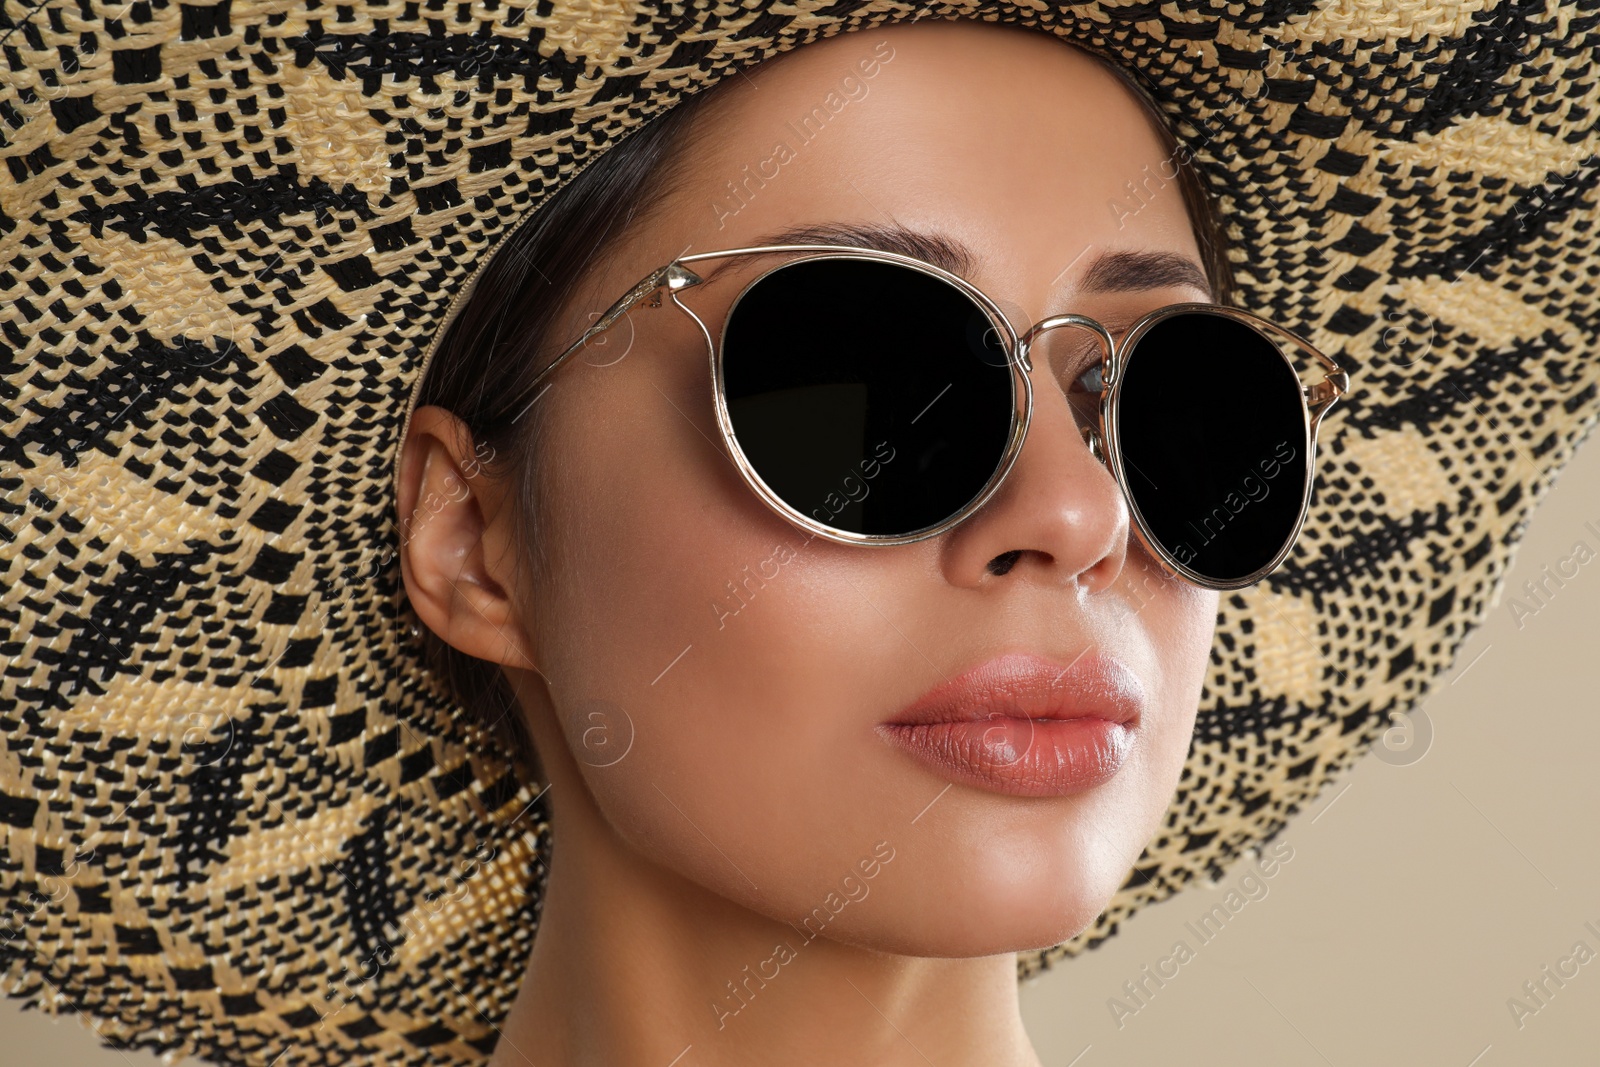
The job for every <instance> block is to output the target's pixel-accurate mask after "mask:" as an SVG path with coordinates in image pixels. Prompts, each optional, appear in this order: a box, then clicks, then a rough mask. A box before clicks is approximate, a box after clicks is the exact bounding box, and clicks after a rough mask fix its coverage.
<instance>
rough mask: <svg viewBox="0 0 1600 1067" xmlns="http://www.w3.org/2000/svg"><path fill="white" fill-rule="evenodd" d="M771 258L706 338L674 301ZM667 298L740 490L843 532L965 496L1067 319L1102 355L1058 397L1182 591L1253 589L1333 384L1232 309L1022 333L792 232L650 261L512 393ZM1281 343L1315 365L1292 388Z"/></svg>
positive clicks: (1193, 306)
mask: <svg viewBox="0 0 1600 1067" xmlns="http://www.w3.org/2000/svg"><path fill="white" fill-rule="evenodd" d="M769 253H800V255H799V256H798V258H791V259H788V260H786V261H784V262H781V263H778V264H777V265H775V266H772V267H771V268H769V269H767V270H765V271H764V272H763V273H761V274H760V275H758V276H757V277H756V278H754V279H753V280H752V281H750V282H749V283H748V284H746V285H745V287H744V288H743V290H742V291H741V292H740V293H739V295H738V296H737V297H736V298H735V299H734V301H733V304H732V306H731V307H730V308H729V310H728V312H727V315H726V317H725V320H724V322H723V326H722V333H721V339H720V341H713V339H712V335H711V330H709V329H708V328H707V327H706V324H705V323H704V322H703V321H702V320H701V318H700V316H699V315H697V314H695V312H694V311H693V309H691V308H689V307H687V306H685V305H684V304H683V303H682V301H681V300H679V293H680V292H681V291H682V290H684V289H687V288H690V287H692V286H695V285H699V284H701V283H702V282H703V281H704V280H705V279H704V278H702V277H701V276H700V275H699V274H697V273H695V272H694V271H693V270H691V269H690V268H689V266H688V264H691V263H701V262H704V261H707V260H713V259H726V258H728V257H733V256H748V255H758V254H769ZM663 293H666V294H667V295H668V296H669V297H670V298H671V300H672V302H673V303H674V304H676V305H677V306H678V307H679V308H680V309H682V310H683V311H684V312H685V313H686V314H688V315H689V316H690V317H691V318H693V319H694V321H695V322H696V323H697V324H698V325H699V327H700V330H701V332H702V333H703V334H704V335H705V339H706V344H707V346H708V349H709V351H710V358H711V378H712V386H713V392H714V403H715V407H716V417H717V424H718V426H719V428H720V430H721V433H722V437H723V440H724V441H725V443H726V445H727V447H728V451H729V453H730V455H731V456H732V458H733V461H734V463H735V465H736V466H737V467H738V470H739V473H740V474H741V475H742V476H743V478H744V480H745V481H746V482H747V483H748V484H749V486H750V488H751V490H753V491H754V492H755V494H756V495H757V496H758V497H759V498H760V499H761V500H762V501H763V502H764V503H765V504H767V506H768V507H770V508H771V509H772V510H773V511H775V512H777V513H778V514H779V515H781V516H783V517H784V518H785V519H787V520H788V521H789V522H791V523H793V524H794V525H795V526H797V527H799V528H800V529H802V530H805V531H807V532H809V533H811V534H814V535H816V536H819V537H824V538H827V539H828V540H831V541H836V542H840V543H843V544H853V545H903V544H909V543H911V542H914V541H920V540H922V539H924V538H928V537H934V536H936V535H938V534H941V533H943V532H945V531H946V530H949V529H951V528H953V527H955V526H956V525H957V524H959V523H960V522H962V521H963V520H964V519H966V518H967V517H968V516H970V515H972V514H973V513H974V512H975V511H977V510H978V509H979V508H980V507H982V506H983V504H984V503H985V501H987V500H988V499H989V498H990V497H992V496H993V495H994V494H995V493H996V492H997V491H998V490H999V488H1000V486H1001V485H1002V484H1003V483H1004V481H1005V478H1006V475H1007V474H1008V473H1009V472H1010V471H1011V469H1012V466H1013V465H1014V464H1015V463H1016V460H1017V456H1018V454H1019V452H1020V451H1021V448H1022V443H1023V440H1024V439H1025V438H1026V436H1027V432H1028V424H1029V421H1030V419H1031V416H1032V412H1033V403H1034V397H1033V386H1032V379H1031V378H1030V377H1029V373H1030V372H1031V371H1032V369H1033V361H1032V359H1031V358H1030V350H1031V346H1032V345H1033V343H1034V342H1035V341H1036V340H1037V339H1038V338H1039V337H1040V336H1042V335H1043V334H1044V333H1046V332H1047V331H1049V330H1054V329H1058V328H1070V329H1074V330H1079V331H1084V332H1086V333H1087V334H1088V335H1089V336H1090V338H1092V340H1093V342H1094V343H1096V344H1097V345H1098V346H1099V349H1100V353H1101V358H1100V359H1099V360H1098V361H1097V362H1096V363H1095V364H1094V366H1093V367H1092V369H1090V370H1088V371H1087V372H1085V373H1083V374H1081V375H1079V377H1078V378H1077V379H1076V380H1075V381H1074V382H1073V383H1072V384H1071V387H1070V388H1069V389H1068V390H1067V391H1066V396H1067V400H1068V402H1069V403H1070V404H1071V405H1072V407H1073V412H1074V416H1075V419H1076V421H1077V424H1078V428H1079V432H1080V434H1081V435H1082V437H1083V438H1084V440H1085V442H1086V444H1087V446H1088V448H1089V450H1090V452H1091V453H1092V455H1093V456H1094V457H1095V459H1096V460H1097V461H1099V462H1101V463H1103V464H1106V465H1107V466H1108V467H1109V468H1110V471H1111V473H1112V475H1113V477H1114V478H1115V479H1116V482H1117V484H1118V486H1119V487H1120V488H1121V490H1122V492H1123V494H1124V496H1125V498H1126V500H1127V503H1128V509H1129V513H1130V517H1131V519H1132V525H1133V528H1134V530H1135V532H1136V534H1137V536H1138V537H1139V539H1140V541H1141V542H1142V543H1143V544H1144V545H1145V547H1146V548H1147V549H1148V550H1149V551H1150V553H1151V554H1152V555H1153V556H1154V557H1155V558H1156V559H1157V560H1159V561H1160V562H1161V563H1162V564H1163V565H1164V566H1165V567H1166V568H1167V569H1168V571H1170V572H1171V573H1172V574H1174V575H1176V576H1179V577H1182V578H1184V579H1187V580H1189V581H1191V582H1193V583H1195V584H1198V585H1200V586H1204V587H1206V588H1211V589H1236V588H1239V587H1241V586H1246V585H1250V584H1252V583H1254V582H1256V581H1259V580H1260V579H1261V578H1263V577H1265V576H1266V575H1267V574H1270V573H1271V572H1272V571H1273V570H1274V569H1276V568H1277V566H1278V565H1279V564H1280V563H1281V562H1282V561H1283V560H1284V558H1285V557H1287V556H1288V554H1289V551H1290V549H1292V548H1293V547H1294V543H1295V540H1296V538H1297V537H1298V536H1299V534H1300V529H1301V527H1302V525H1303V524H1304V522H1305V518H1306V514H1307V512H1308V511H1309V509H1310V504H1311V489H1312V483H1313V478H1314V470H1315V451H1316V440H1317V430H1318V427H1319V425H1320V423H1321V420H1322V417H1323V416H1324V415H1326V414H1327V412H1328V410H1329V408H1331V407H1332V406H1333V405H1334V403H1335V402H1336V401H1337V400H1338V399H1339V397H1341V396H1342V395H1344V393H1345V392H1346V391H1347V390H1348V389H1349V376H1348V374H1347V373H1346V372H1345V371H1343V370H1342V369H1340V367H1339V365H1338V364H1337V363H1335V362H1334V361H1333V360H1332V359H1330V358H1329V357H1328V356H1326V355H1323V354H1322V353H1321V352H1319V351H1318V350H1317V349H1316V348H1314V347H1313V346H1312V345H1311V344H1310V343H1308V342H1307V341H1305V340H1304V339H1302V338H1300V337H1298V336H1296V335H1295V334H1293V333H1290V332H1289V331H1288V330H1286V329H1284V328H1282V327H1280V326H1277V325H1275V324H1273V323H1271V322H1268V321H1267V320H1265V319H1262V318H1260V317H1258V316H1255V315H1252V314H1250V313H1248V312H1244V311H1240V310H1237V309H1235V308H1230V307H1225V306H1222V305H1218V304H1204V303H1183V304H1172V305H1168V306H1166V307H1162V308H1159V309H1157V310H1155V311H1152V312H1151V313H1149V314H1147V315H1145V316H1144V317H1143V318H1141V319H1139V320H1138V321H1137V322H1135V323H1134V324H1133V325H1132V326H1131V327H1130V328H1129V329H1128V330H1127V331H1126V333H1125V334H1124V336H1123V337H1122V338H1121V339H1120V340H1118V339H1115V338H1113V337H1112V335H1111V333H1110V332H1109V331H1108V330H1107V329H1106V327H1104V326H1103V325H1101V324H1100V323H1098V322H1096V321H1095V320H1094V319H1091V318H1088V317H1085V316H1082V315H1053V316H1051V317H1049V318H1046V319H1043V320H1041V321H1040V322H1038V323H1037V324H1035V325H1034V326H1032V327H1031V328H1029V329H1028V330H1027V331H1026V332H1025V333H1022V334H1020V335H1019V334H1018V333H1017V331H1016V329H1015V328H1014V327H1013V326H1012V324H1011V322H1010V320H1009V319H1007V318H1006V315H1005V313H1004V312H1003V311H1002V310H1001V309H1000V307H999V306H998V305H997V304H996V303H995V301H994V300H992V299H990V298H989V297H988V296H987V295H985V294H984V293H983V292H982V291H981V290H979V289H978V288H977V287H976V286H974V285H972V284H971V283H970V282H968V281H966V280H965V279H964V278H961V277H960V276H959V275H956V274H953V273H951V272H949V271H946V270H944V269H942V268H940V267H938V266H935V265H934V264H931V263H927V262H924V261H922V260H920V259H916V258H913V257H910V256H905V255H900V254H898V253H894V252H886V251H879V250H876V249H869V248H859V247H856V246H853V245H816V244H796V245H765V246H757V247H752V248H736V249H727V250H723V251H717V252H701V253H698V254H695V255H690V256H683V257H681V258H679V259H677V260H674V261H673V262H672V263H669V264H668V265H666V266H665V267H662V268H660V269H659V270H656V271H654V272H653V273H651V274H650V275H649V276H648V277H646V278H644V279H643V280H641V281H640V282H639V283H638V284H636V285H635V286H633V288H631V289H630V290H628V292H627V294H626V295H624V296H623V297H622V298H621V299H620V300H618V301H617V302H616V303H615V304H613V305H612V306H611V307H610V308H608V309H607V310H606V312H605V313H604V314H602V315H601V316H600V317H599V319H597V320H596V321H595V323H594V325H593V326H591V327H590V328H589V329H588V330H586V331H585V332H584V334H583V336H582V337H580V338H578V340H577V341H575V342H573V344H572V345H571V346H570V347H568V348H567V349H566V350H564V351H563V352H562V353H561V354H560V355H559V356H558V357H556V359H555V360H554V361H553V362H551V364H550V365H549V366H548V367H546V368H545V369H544V370H543V371H541V372H540V373H539V375H538V376H537V377H536V378H534V380H533V381H532V382H531V383H530V384H529V386H528V387H527V389H526V390H525V391H523V392H522V393H520V394H519V395H518V396H517V397H514V398H513V399H512V403H513V404H516V403H520V402H521V401H522V400H523V398H524V397H526V396H527V395H528V394H529V393H533V391H534V390H535V389H536V388H537V387H538V386H539V384H540V383H541V382H543V381H544V380H545V379H546V378H547V377H549V375H551V374H552V373H554V371H555V370H556V368H558V367H559V366H561V364H562V363H564V362H565V361H566V360H567V359H568V358H569V357H571V356H572V355H573V353H575V352H577V351H579V350H580V349H582V348H583V347H584V346H585V345H587V344H588V343H589V341H590V340H591V339H593V338H594V337H595V336H596V335H598V334H600V333H601V332H603V331H605V330H606V329H609V328H610V327H611V326H612V325H613V324H615V323H616V321H617V320H618V319H619V318H621V317H623V316H624V315H626V314H627V313H628V312H629V311H630V309H632V308H633V307H635V306H636V305H638V304H639V303H640V302H641V301H647V306H649V307H653V308H654V307H660V306H661V298H662V294H663ZM1291 351H1292V352H1297V353H1299V354H1300V355H1301V356H1302V357H1303V358H1305V359H1308V360H1310V361H1311V362H1313V363H1315V364H1317V365H1320V367H1321V368H1322V369H1323V371H1324V372H1325V377H1323V378H1322V379H1321V380H1319V381H1317V382H1315V383H1314V384H1312V385H1309V386H1307V385H1304V384H1302V382H1301V379H1300V376H1299V374H1298V372H1297V371H1296V370H1295V366H1294V364H1293V363H1292V362H1291V359H1290V356H1289V352H1291ZM542 392H543V390H540V391H539V393H537V394H535V395H534V396H533V397H532V399H531V400H528V401H527V403H526V404H524V405H523V407H522V408H521V410H520V411H518V413H517V415H516V417H515V418H514V419H513V420H512V421H513V422H515V421H517V420H518V419H520V418H521V417H522V415H523V414H525V413H526V412H527V410H528V409H529V407H531V405H532V403H533V401H535V400H537V399H538V397H539V395H542Z"/></svg>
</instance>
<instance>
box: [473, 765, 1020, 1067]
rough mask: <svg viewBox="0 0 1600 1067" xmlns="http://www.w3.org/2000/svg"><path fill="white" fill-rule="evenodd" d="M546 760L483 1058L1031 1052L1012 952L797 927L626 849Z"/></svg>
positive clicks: (626, 1060) (1002, 1063)
mask: <svg viewBox="0 0 1600 1067" xmlns="http://www.w3.org/2000/svg"><path fill="white" fill-rule="evenodd" d="M563 770H565V768H563ZM556 777H557V779H558V780H557V781H555V782H553V784H552V790H551V799H552V805H551V806H552V823H553V824H554V826H555V827H556V831H555V835H554V836H555V840H554V842H553V848H552V852H553V855H552V857H551V869H550V879H549V882H548V884H547V887H546V896H545V900H544V904H543V908H542V911H541V918H540V923H539V932H538V936H537V937H536V938H535V945H534V950H533V954H532V956H531V958H530V959H529V962H528V967H527V971H526V974H525V976H524V980H523V983H522V986H521V989H520V991H519V993H518V995H517V998H516V1000H515V1002H514V1003H513V1005H512V1008H511V1011H510V1013H509V1015H508V1016H507V1018H506V1020H505V1022H504V1025H503V1028H502V1032H501V1033H502V1036H501V1038H500V1041H499V1044H498V1046H497V1047H496V1049H495V1053H494V1057H493V1059H492V1060H491V1067H523V1065H524V1064H537V1065H538V1067H590V1065H605V1067H634V1065H639V1067H669V1065H676V1067H718V1065H724V1064H726V1065H734V1064H738V1065H741V1067H748V1065H752V1064H759V1065H762V1067H785V1065H788V1064H797V1065H798V1064H806V1065H812V1064H816V1063H860V1064H875V1065H877V1064H882V1065H898V1064H907V1065H912V1064H915V1065H925V1064H927V1063H929V1062H938V1063H940V1064H941V1065H949V1067H961V1065H968V1064H971V1065H978V1064H983V1065H984V1067H1037V1065H1038V1063H1039V1060H1038V1057H1037V1055H1036V1054H1035V1052H1034V1050H1033V1047H1032V1045H1031V1044H1030V1043H1029V1041H1028V1037H1027V1034H1026V1031H1025V1030H1024V1029H1023V1026H1022V1020H1021V1016H1020V1013H1019V1010H1018V1001H1017V984H1016V956H1015V954H1014V953H1006V954H1003V955H998V956H987V957H982V958H977V959H924V958H917V957H909V956H899V955H893V954H889V953H883V952H876V951H872V950H868V949H861V948H856V947H853V946H848V945H844V944H841V943H839V942H837V941H833V940H830V939H828V938H827V937H825V936H808V931H806V930H805V929H803V928H798V927H795V926H791V925H789V924H788V923H785V922H780V921H776V920H773V919H769V918H766V917H765V916H762V915H759V914H757V913H756V912H753V911H751V910H749V909H747V908H745V907H742V906H740V905H739V904H736V903H734V902H732V901H730V900H728V899H726V898H724V897H722V896H720V895H717V894H714V893H711V892H708V891H707V890H705V889H704V888H702V887H701V886H699V885H697V884H695V883H693V882H690V881H689V880H687V879H685V878H682V877H681V876H679V875H677V874H675V873H673V872H671V871H668V870H666V869H664V868H662V867H660V866H659V865H657V864H655V863H653V862H651V861H649V860H648V859H645V858H644V857H641V856H640V855H639V854H638V853H637V852H636V851H634V850H633V849H631V848H629V847H627V846H626V845H625V844H624V843H623V842H621V841H620V840H618V839H617V837H616V836H615V834H614V833H613V832H612V831H611V829H610V827H609V825H608V824H606V823H605V821H604V820H603V819H602V818H601V817H600V815H599V813H598V811H596V810H595V808H594V806H593V802H592V799H591V798H590V797H589V795H588V793H587V792H586V791H585V790H583V787H582V785H581V784H580V783H579V782H576V781H572V780H568V781H566V782H562V781H560V780H559V779H566V778H567V775H566V774H564V773H559V772H558V773H557V775H556ZM563 784H565V785H567V786H569V787H570V788H569V789H567V790H565V791H564V793H565V799H566V801H567V803H562V799H563V797H562V796H560V795H558V794H557V792H556V791H557V790H558V789H560V787H561V786H562V785H563Z"/></svg>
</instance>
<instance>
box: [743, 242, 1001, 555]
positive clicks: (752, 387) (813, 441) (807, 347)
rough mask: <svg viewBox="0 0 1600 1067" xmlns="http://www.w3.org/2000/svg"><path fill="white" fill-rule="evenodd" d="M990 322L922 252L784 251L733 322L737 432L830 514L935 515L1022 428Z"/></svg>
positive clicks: (770, 471)
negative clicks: (883, 258)
mask: <svg viewBox="0 0 1600 1067" xmlns="http://www.w3.org/2000/svg"><path fill="white" fill-rule="evenodd" d="M991 325H992V324H991V322H990V321H989V318H988V316H987V315H985V314H984V311H983V308H982V307H981V306H979V305H978V304H977V303H975V302H974V301H973V300H972V299H971V298H969V297H968V296H967V295H966V294H965V293H963V292H962V291H961V290H960V289H958V288H956V287H955V286H954V285H951V284H950V283H949V282H946V281H944V280H943V279H940V278H936V277H934V276H933V275H931V274H928V273H925V272H923V271H920V270H916V269H913V268H911V267H905V266H900V265H898V264H894V263H884V262H880V261H876V260H867V259H848V258H846V259H811V260H802V261H800V262H796V263H789V264H785V265H783V266H780V267H777V268H775V269H774V270H772V271H771V272H769V273H768V274H766V275H765V276H763V277H762V278H760V279H758V280H757V281H756V282H755V283H754V284H753V285H752V286H751V288H750V289H749V290H747V291H746V292H745V293H744V295H743V296H741V297H740V298H739V300H738V301H737V302H736V303H735V305H734V307H733V309H732V310H731V311H730V313H729V315H728V321H727V325H726V326H725V327H724V331H723V341H722V378H723V387H724V390H725V394H726V399H727V406H728V417H729V419H730V421H731V422H732V424H733V432H734V437H735V439H736V440H737V442H738V445H739V448H740V449H741V450H742V451H743V452H744V455H745V459H746V460H747V461H748V462H749V464H750V466H751V467H752V468H753V469H754V470H755V472H756V474H757V475H758V476H759V477H760V478H761V480H762V481H763V482H765V483H766V485H767V486H768V487H769V488H770V489H771V490H772V491H773V492H774V493H775V494H777V496H778V497H779V498H781V499H782V500H783V501H784V502H786V503H787V504H788V505H789V506H790V507H792V508H794V509H795V510H796V511H798V512H799V513H800V514H802V515H805V516H808V517H810V518H811V519H813V520H815V521H817V522H819V523H822V524H823V525H825V526H829V527H832V528H834V529H837V530H842V531H845V532H847V533H852V534H862V535H876V536H903V535H906V534H912V533H918V532H920V531H922V530H925V529H928V528H929V527H932V526H935V525H937V524H938V523H940V522H942V521H943V520H945V519H947V518H949V517H950V516H951V515H954V514H955V513H957V512H958V511H960V510H961V509H962V508H963V507H965V506H966V505H967V504H968V503H969V502H971V500H972V499H973V498H974V497H976V496H977V495H978V494H979V493H981V492H982V491H983V489H984V487H985V486H986V485H987V484H988V483H989V480H990V478H992V477H993V476H994V473H995V471H996V470H997V469H998V467H999V465H1000V460H1001V458H1002V457H1003V455H1004V453H1005V448H1006V442H1007V441H1008V440H1009V438H1010V435H1011V431H1012V423H1013V420H1014V419H1015V417H1016V400H1015V388H1016V386H1015V380H1014V378H1013V376H1012V371H1011V367H1010V364H1009V362H1008V361H1007V358H1006V353H1005V346H1004V345H1003V344H1002V343H1001V339H1000V335H999V332H998V331H996V330H993V329H990V326H991Z"/></svg>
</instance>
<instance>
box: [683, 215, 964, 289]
mask: <svg viewBox="0 0 1600 1067" xmlns="http://www.w3.org/2000/svg"><path fill="white" fill-rule="evenodd" d="M800 244H805V245H849V246H851V247H853V248H868V249H875V250H877V251H880V252H898V253H900V254H901V255H903V256H911V257H912V258H914V259H920V260H922V261H923V262H925V263H932V264H933V265H934V266H935V267H942V268H943V269H945V270H947V271H949V272H950V273H952V274H959V275H961V276H962V277H963V278H965V277H968V276H970V275H971V274H972V273H973V272H974V269H975V268H976V266H977V265H978V262H979V257H978V256H977V255H976V254H975V253H974V252H973V251H972V249H971V248H968V247H967V246H966V244H964V243H963V242H962V241H961V240H959V239H958V238H955V237H951V236H949V235H948V234H943V233H926V232H923V231H921V230H913V229H910V228H909V227H906V226H902V225H900V224H899V223H881V224H880V223H860V222H816V223H806V224H802V225H799V226H789V227H785V228H784V229H780V230H773V231H771V232H768V233H764V234H762V235H761V236H759V237H757V238H755V240H753V241H752V242H751V243H750V245H748V246H742V247H758V246H761V245H800ZM741 258H742V257H741ZM738 261H739V260H738V259H737V258H736V259H725V260H723V261H722V262H721V263H719V264H717V266H716V267H715V268H713V269H712V270H711V271H709V272H708V273H707V274H706V275H705V280H706V281H708V282H709V281H711V280H712V279H713V278H715V277H716V276H717V275H718V274H721V273H722V272H723V271H724V270H726V269H728V268H729V267H731V266H732V265H733V264H735V263H737V262H738Z"/></svg>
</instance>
